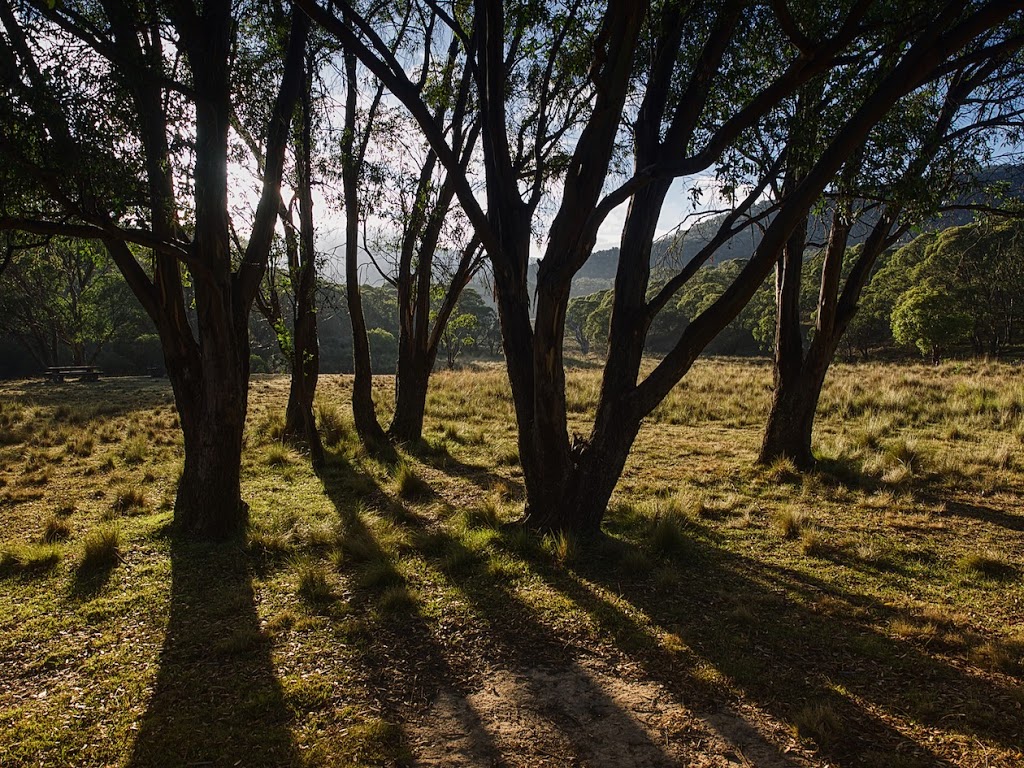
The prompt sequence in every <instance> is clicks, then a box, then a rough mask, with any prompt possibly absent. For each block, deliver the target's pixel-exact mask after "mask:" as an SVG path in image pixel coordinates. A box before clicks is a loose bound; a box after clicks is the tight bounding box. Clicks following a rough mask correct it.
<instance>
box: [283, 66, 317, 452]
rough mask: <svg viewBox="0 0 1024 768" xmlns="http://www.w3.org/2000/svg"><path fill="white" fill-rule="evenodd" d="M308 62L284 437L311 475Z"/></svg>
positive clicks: (313, 371) (313, 377) (313, 341)
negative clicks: (296, 444) (299, 451)
mask: <svg viewBox="0 0 1024 768" xmlns="http://www.w3.org/2000/svg"><path fill="white" fill-rule="evenodd" d="M309 58H310V57H307V58H306V63H305V65H304V68H303V73H302V74H303V82H302V99H301V108H300V116H301V120H302V129H301V131H300V132H299V136H298V141H297V142H296V144H297V150H298V151H297V152H296V157H297V163H296V166H297V171H298V173H297V176H298V188H299V237H298V241H299V242H298V243H296V244H294V246H293V247H290V248H289V261H290V262H291V263H290V271H291V274H292V277H293V279H296V277H297V279H296V284H295V315H294V318H293V319H294V322H293V328H294V332H293V339H292V379H291V388H290V389H289V392H288V407H287V410H286V411H285V427H284V434H285V437H286V438H288V439H290V440H292V441H304V442H305V444H306V445H307V446H308V447H309V454H310V460H311V462H312V464H313V468H314V469H320V468H321V467H322V466H323V464H324V447H323V443H321V441H320V433H319V432H317V429H316V419H315V418H314V417H313V400H314V398H315V396H316V385H317V380H318V378H319V374H320V340H319V338H318V337H317V327H316V244H315V238H314V225H313V195H312V174H313V164H312V147H313V133H312V131H313V128H312V121H313V117H312V114H313V109H312V97H311V93H310V87H311V78H310V67H311V64H310V61H309Z"/></svg>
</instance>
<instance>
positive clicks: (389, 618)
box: [319, 453, 500, 765]
mask: <svg viewBox="0 0 1024 768" xmlns="http://www.w3.org/2000/svg"><path fill="white" fill-rule="evenodd" d="M319 477H320V480H321V482H322V483H323V486H324V491H325V492H326V494H327V497H328V498H329V499H330V501H331V503H332V504H333V506H334V508H335V510H336V512H337V514H338V517H339V521H340V523H341V526H342V529H343V535H342V540H341V542H340V543H341V550H342V552H341V554H342V561H343V563H344V565H343V570H345V571H347V573H348V575H349V577H350V578H351V580H352V581H353V583H354V584H355V585H356V587H357V589H356V592H355V594H354V596H353V599H352V608H353V609H355V610H356V611H357V612H359V613H360V614H362V615H363V616H365V617H366V618H367V626H366V629H365V631H364V632H363V633H362V634H361V636H360V637H358V638H355V642H356V644H357V646H358V652H359V656H360V661H361V666H362V671H363V672H364V674H365V675H366V677H367V682H368V684H369V685H370V687H371V688H372V689H373V691H374V694H375V696H376V698H377V700H378V702H379V703H380V704H383V708H384V714H385V715H386V716H387V717H388V718H389V719H391V720H394V721H401V720H402V719H403V718H404V717H405V716H406V715H407V714H408V712H409V710H410V709H412V710H414V711H421V712H422V711H423V710H425V709H426V708H427V707H428V706H429V705H430V704H431V703H432V702H433V701H434V700H435V699H436V697H437V696H438V694H439V693H440V692H441V691H452V692H454V694H455V696H456V697H457V698H458V699H459V701H460V703H462V704H463V706H461V707H459V709H460V710H461V717H460V718H459V720H460V726H461V727H462V729H463V730H464V736H465V738H466V739H467V741H468V742H469V744H470V746H471V751H472V753H473V755H474V756H475V757H476V758H477V759H478V760H481V761H483V763H485V764H488V765H494V764H497V762H498V761H499V759H500V753H499V750H498V747H497V746H496V744H495V743H494V741H493V739H492V738H491V736H490V734H489V733H488V732H487V730H486V729H485V728H483V726H482V725H481V723H480V719H479V717H478V716H477V715H476V713H475V712H474V711H473V710H472V707H469V706H468V704H466V703H465V699H466V696H467V695H468V694H469V692H470V689H471V687H472V686H471V684H470V683H469V679H470V675H471V671H470V670H466V669H461V670H456V669H455V668H454V667H453V666H452V665H451V663H450V662H449V660H448V656H447V654H446V653H445V650H444V649H443V648H442V647H441V645H440V644H439V643H438V641H437V638H436V636H435V634H434V632H433V631H432V630H431V627H430V625H429V624H428V620H427V618H426V617H424V616H423V615H422V613H421V611H420V609H419V606H418V605H417V602H416V598H415V596H414V595H413V594H412V593H410V591H409V590H408V588H407V585H406V583H405V579H404V577H403V576H402V575H401V573H400V571H399V569H398V567H397V563H396V562H395V560H394V558H393V557H392V556H391V555H390V554H389V553H388V552H386V551H385V550H384V548H383V547H382V546H381V544H380V543H379V542H378V540H377V538H376V536H375V534H374V532H373V530H372V529H371V528H370V526H369V525H368V524H367V522H366V521H365V520H364V519H362V517H361V516H360V509H359V506H360V505H359V502H362V503H363V504H367V503H368V504H369V506H370V507H371V508H373V509H374V511H376V512H379V513H380V514H381V516H382V517H384V518H386V519H388V520H390V521H391V522H393V523H395V524H396V525H398V526H400V527H402V528H404V529H407V530H409V531H413V532H416V533H417V534H420V535H421V534H422V531H423V529H424V528H425V527H426V526H427V521H426V520H424V519H423V518H421V517H420V516H418V515H417V514H416V513H415V512H414V511H413V510H410V509H409V508H408V507H406V506H405V505H403V504H402V502H401V501H400V500H398V499H394V498H392V497H391V496H390V495H389V494H388V493H387V492H386V491H385V490H384V489H383V488H382V487H381V486H380V485H379V484H378V483H377V481H376V480H375V479H374V478H372V477H371V476H369V475H367V474H365V473H362V472H360V471H359V470H357V469H356V468H355V467H353V466H352V465H351V464H349V462H348V461H347V460H346V459H345V458H344V457H343V456H340V455H338V454H333V453H329V454H328V457H327V462H326V464H325V466H324V467H323V468H322V469H321V470H320V472H319ZM354 490H357V493H353V491H354ZM431 493H433V490H432V489H431ZM391 758H392V760H394V761H395V762H397V763H399V764H407V763H408V762H409V759H410V756H409V755H408V754H407V753H405V752H404V750H399V751H397V752H396V751H393V752H392V755H391Z"/></svg>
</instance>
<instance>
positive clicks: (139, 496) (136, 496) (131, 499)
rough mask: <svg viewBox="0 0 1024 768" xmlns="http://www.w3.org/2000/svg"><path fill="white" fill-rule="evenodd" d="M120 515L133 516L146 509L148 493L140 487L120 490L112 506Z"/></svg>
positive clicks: (127, 487)
mask: <svg viewBox="0 0 1024 768" xmlns="http://www.w3.org/2000/svg"><path fill="white" fill-rule="evenodd" d="M111 509H113V511H114V512H116V513H118V514H120V515H131V514H138V513H140V512H143V511H144V510H145V509H146V493H145V491H143V490H142V489H141V488H139V487H138V486H126V487H124V488H121V489H120V490H118V492H117V495H116V496H115V497H114V503H113V505H112V506H111Z"/></svg>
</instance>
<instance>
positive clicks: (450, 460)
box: [409, 445, 523, 494]
mask: <svg viewBox="0 0 1024 768" xmlns="http://www.w3.org/2000/svg"><path fill="white" fill-rule="evenodd" d="M409 450H410V453H412V454H413V455H414V456H416V458H418V459H419V460H420V461H422V462H423V463H424V464H428V465H430V466H431V467H433V468H434V469H438V470H441V471H442V472H444V473H445V474H448V475H453V476H455V477H459V478H461V479H463V480H468V481H470V482H471V483H473V484H474V485H476V486H477V487H478V488H480V489H481V490H483V491H490V490H491V489H492V488H494V487H495V486H496V485H499V484H506V485H511V486H514V487H515V488H516V492H517V493H520V494H521V493H523V486H522V482H520V481H515V480H510V479H509V478H507V477H504V476H502V475H499V474H497V473H496V472H493V471H491V469H490V468H489V467H486V466H484V465H482V464H471V463H469V462H465V461H462V460H460V459H457V458H456V457H455V456H454V455H452V454H451V453H450V452H448V451H443V452H441V451H437V450H436V449H431V448H430V447H428V446H425V445H419V446H411V447H410V448H409Z"/></svg>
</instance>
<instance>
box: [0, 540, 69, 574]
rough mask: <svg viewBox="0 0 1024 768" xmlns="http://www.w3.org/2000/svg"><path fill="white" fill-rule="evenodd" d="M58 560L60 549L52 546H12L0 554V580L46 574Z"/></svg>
mask: <svg viewBox="0 0 1024 768" xmlns="http://www.w3.org/2000/svg"><path fill="white" fill-rule="evenodd" d="M60 559H61V551H60V548H59V547H57V546H55V545H53V544H13V545H11V546H9V547H7V548H6V549H4V550H3V551H2V552H0V578H5V577H8V576H35V575H39V574H42V573H46V572H47V571H51V570H53V569H54V568H55V567H56V566H57V564H58V563H59V562H60Z"/></svg>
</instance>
